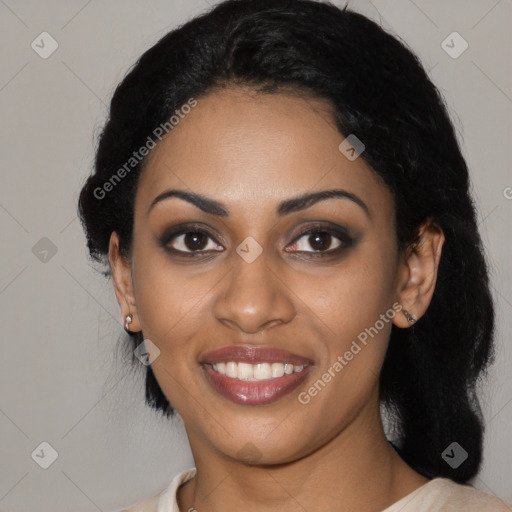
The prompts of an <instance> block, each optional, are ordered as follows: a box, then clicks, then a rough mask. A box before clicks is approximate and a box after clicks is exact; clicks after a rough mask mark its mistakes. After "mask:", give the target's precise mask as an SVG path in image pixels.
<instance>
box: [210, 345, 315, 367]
mask: <svg viewBox="0 0 512 512" xmlns="http://www.w3.org/2000/svg"><path fill="white" fill-rule="evenodd" d="M229 361H234V362H236V363H238V362H240V363H250V364H258V363H290V364H293V365H295V366H299V365H306V364H310V363H311V360H310V359H308V358H306V357H302V356H299V355H298V354H293V353H292V352H289V351H287V350H282V349H279V348H273V347H268V346H265V347H256V346H243V345H233V346H229V347H221V348H218V349H216V350H212V351H211V352H208V353H207V354H206V355H205V356H204V357H203V358H202V360H201V361H200V362H201V363H202V364H217V363H227V362H229Z"/></svg>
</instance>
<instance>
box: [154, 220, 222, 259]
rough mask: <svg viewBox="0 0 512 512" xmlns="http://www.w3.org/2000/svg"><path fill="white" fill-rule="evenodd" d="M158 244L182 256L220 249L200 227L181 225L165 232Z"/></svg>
mask: <svg viewBox="0 0 512 512" xmlns="http://www.w3.org/2000/svg"><path fill="white" fill-rule="evenodd" d="M160 245H161V246H162V247H164V248H165V249H166V250H168V251H169V252H171V253H173V254H177V255H180V253H181V255H183V256H195V255H201V254H202V253H203V252H206V251H208V252H210V251H222V250H223V249H224V248H223V247H222V246H220V245H218V244H217V243H216V242H215V240H214V239H213V238H212V236H211V235H210V234H209V233H208V232H207V231H204V230H202V229H194V228H193V227H186V226H185V227H181V228H177V229H174V230H172V231H171V232H170V233H166V234H165V235H164V236H163V237H162V238H161V239H160Z"/></svg>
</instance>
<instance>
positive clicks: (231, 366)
mask: <svg viewBox="0 0 512 512" xmlns="http://www.w3.org/2000/svg"><path fill="white" fill-rule="evenodd" d="M226 375H227V376H228V377H231V378H233V379H236V378H237V377H238V365H237V364H236V363H233V362H230V363H226Z"/></svg>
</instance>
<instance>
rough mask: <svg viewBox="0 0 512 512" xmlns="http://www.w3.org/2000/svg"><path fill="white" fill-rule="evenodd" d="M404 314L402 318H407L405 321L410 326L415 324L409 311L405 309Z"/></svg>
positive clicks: (414, 319)
mask: <svg viewBox="0 0 512 512" xmlns="http://www.w3.org/2000/svg"><path fill="white" fill-rule="evenodd" d="M403 312H404V316H405V318H407V321H408V322H409V323H410V324H413V323H414V322H416V320H417V319H416V318H414V316H412V315H411V314H410V313H409V311H407V310H406V309H404V310H403Z"/></svg>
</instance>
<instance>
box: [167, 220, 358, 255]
mask: <svg viewBox="0 0 512 512" xmlns="http://www.w3.org/2000/svg"><path fill="white" fill-rule="evenodd" d="M203 226H204V225H203V224H201V223H194V222H192V223H187V222H184V223H181V224H178V225H176V226H173V227H171V228H169V229H167V230H165V231H164V233H163V235H162V236H160V237H159V238H158V242H159V245H161V246H162V247H163V248H164V249H166V250H168V251H169V252H171V253H172V254H174V255H178V256H180V255H184V256H196V257H201V256H209V255H211V254H212V250H208V251H205V250H201V251H182V250H179V249H172V248H169V243H170V242H171V241H172V240H174V239H175V238H177V237H178V236H181V235H184V234H187V233H193V232H195V233H201V234H203V235H205V236H206V237H207V238H209V239H210V240H213V241H214V242H215V243H216V244H217V245H223V244H224V242H222V243H221V242H218V241H217V239H216V236H218V237H219V238H220V239H221V240H222V236H220V235H219V234H218V233H216V236H214V235H212V233H211V232H210V231H209V230H212V231H215V232H216V230H214V229H213V228H212V227H211V226H208V225H207V228H205V227H203ZM318 232H320V233H327V234H329V235H331V236H333V237H334V238H337V239H338V240H339V241H340V243H341V245H340V246H338V247H336V248H335V249H329V250H327V251H315V250H311V251H291V252H292V253H293V252H296V253H299V254H300V253H302V254H304V253H306V254H312V255H313V256H322V255H325V256H329V255H336V254H339V253H340V252H341V251H343V250H344V249H348V248H349V247H351V246H352V245H353V244H354V243H355V242H356V241H357V238H358V237H356V236H354V235H351V234H350V230H349V229H348V228H346V227H343V226H341V225H338V224H334V223H330V222H327V221H311V223H310V224H309V225H308V226H306V227H303V228H301V229H300V231H299V233H298V234H297V235H296V236H295V237H294V239H293V240H292V241H291V242H290V243H289V244H288V245H293V244H295V243H296V242H297V241H298V240H300V239H301V238H302V237H304V236H306V235H311V234H314V233H318ZM224 245H225V244H224ZM288 245H287V246H288ZM213 252H222V251H216V250H214V251H213Z"/></svg>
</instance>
